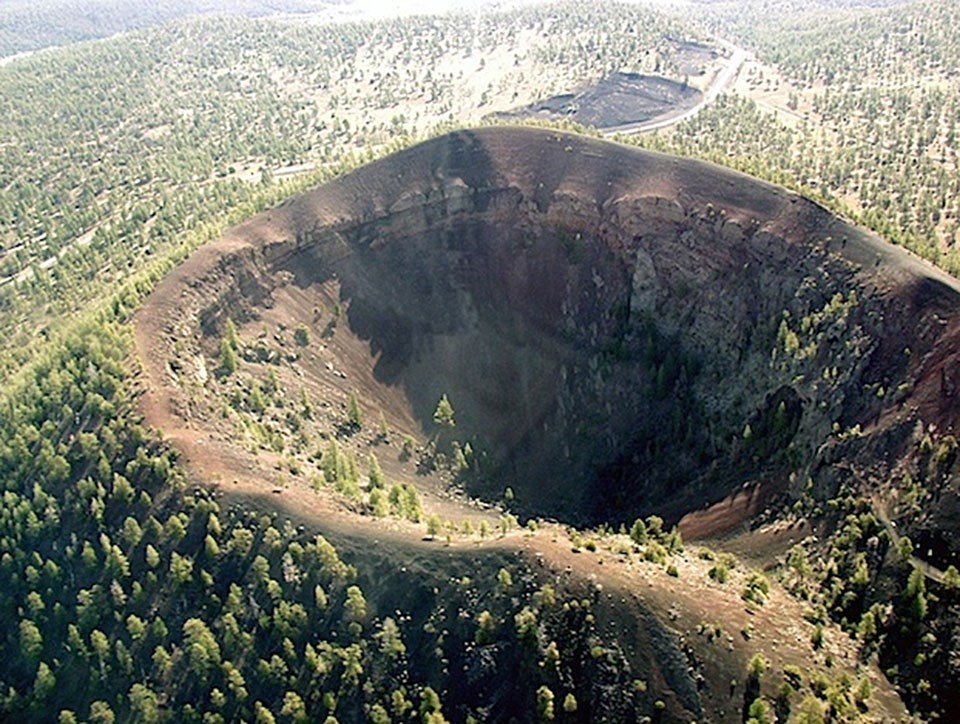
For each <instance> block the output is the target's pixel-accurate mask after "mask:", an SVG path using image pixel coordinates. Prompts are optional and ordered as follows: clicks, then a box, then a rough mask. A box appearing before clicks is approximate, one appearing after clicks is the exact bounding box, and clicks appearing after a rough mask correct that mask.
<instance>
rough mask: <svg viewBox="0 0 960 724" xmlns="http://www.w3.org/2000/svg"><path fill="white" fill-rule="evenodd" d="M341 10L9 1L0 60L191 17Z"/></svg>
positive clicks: (187, 0) (317, 5) (131, 0)
mask: <svg viewBox="0 0 960 724" xmlns="http://www.w3.org/2000/svg"><path fill="white" fill-rule="evenodd" d="M342 4H344V3H343V2H338V0H169V2H163V3H155V2H149V0H92V1H89V2H85V1H82V0H47V1H43V0H41V2H27V1H26V0H12V1H11V2H5V3H4V4H3V9H2V12H0V57H6V56H10V55H14V54H17V53H23V52H27V51H31V50H39V49H41V48H47V47H50V46H55V45H67V44H69V43H75V42H78V41H81V40H92V39H95V38H105V37H108V36H110V35H114V34H116V33H122V32H125V31H128V30H136V29H138V28H146V27H150V26H151V25H158V24H160V23H165V22H169V21H171V20H176V19H178V18H185V17H189V16H191V15H203V14H206V13H226V14H230V15H244V16H248V17H256V16H261V15H272V14H276V13H312V12H319V11H322V10H324V9H326V8H330V7H335V6H337V5H342Z"/></svg>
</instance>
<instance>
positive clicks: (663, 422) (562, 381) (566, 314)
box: [165, 128, 958, 522]
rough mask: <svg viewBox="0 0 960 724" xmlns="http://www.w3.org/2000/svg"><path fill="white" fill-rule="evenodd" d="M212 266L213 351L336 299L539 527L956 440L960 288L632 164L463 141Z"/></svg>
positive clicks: (740, 198)
mask: <svg viewBox="0 0 960 724" xmlns="http://www.w3.org/2000/svg"><path fill="white" fill-rule="evenodd" d="M204 254H205V256H201V260H200V261H199V262H194V263H193V265H192V266H191V267H190V269H189V270H186V271H181V272H178V273H175V274H174V275H173V276H172V277H171V279H172V280H173V281H171V280H167V282H165V284H177V285H180V287H182V288H183V291H182V292H181V293H180V295H179V296H178V307H179V308H180V311H181V312H185V311H186V310H190V312H191V313H192V314H194V315H195V317H196V319H198V320H199V321H200V326H201V328H202V330H203V331H204V332H205V333H206V334H207V335H213V336H215V335H216V334H218V331H219V329H220V328H221V326H222V324H223V323H224V321H225V319H226V318H227V316H233V317H234V318H235V319H237V318H241V319H244V318H247V319H248V318H255V317H256V315H257V314H258V313H259V311H258V310H261V309H263V308H264V307H266V306H270V305H271V304H273V303H275V301H276V298H277V292H278V290H280V289H283V288H291V289H297V290H298V291H299V292H300V293H305V294H307V295H309V294H311V293H314V292H316V294H317V295H320V294H321V293H322V294H327V295H329V294H331V293H333V294H335V295H336V296H337V298H338V304H339V305H340V306H341V307H342V310H343V317H342V322H341V323H340V324H341V331H338V334H340V333H349V334H351V335H354V336H355V337H356V338H357V339H359V340H362V341H363V342H364V343H365V344H366V345H367V349H368V351H369V357H370V360H371V365H372V371H373V376H372V381H371V383H372V384H373V385H375V386H380V387H382V388H384V389H390V390H394V391H397V392H398V393H400V394H401V395H402V399H403V400H404V404H406V405H407V406H408V409H409V413H410V414H411V415H412V417H413V418H414V419H416V420H418V421H419V422H420V424H421V425H422V428H423V430H424V431H425V432H427V433H430V432H431V431H432V430H433V426H432V420H431V418H432V414H433V410H434V407H435V405H436V402H437V400H438V399H439V398H440V396H441V395H443V394H446V395H447V396H448V397H449V398H450V400H451V401H452V403H453V405H454V408H455V410H456V418H457V427H456V430H455V433H454V437H456V438H457V439H458V440H459V441H461V442H466V441H470V442H471V445H472V447H473V449H474V450H475V451H476V452H477V453H478V454H477V460H478V462H477V465H476V466H475V471H474V473H473V474H472V475H471V476H469V485H470V486H472V488H473V492H476V493H479V494H481V495H497V494H499V492H501V491H502V490H503V489H504V488H505V487H506V486H511V487H512V488H513V489H514V490H515V491H516V492H517V500H518V502H519V504H520V507H521V508H522V509H524V510H525V511H526V512H530V513H540V514H546V515H552V516H556V517H561V518H565V519H571V520H577V521H589V522H597V521H601V520H612V521H614V522H619V521H623V520H630V519H632V518H633V517H635V516H636V515H637V514H640V513H643V514H646V513H650V512H658V513H660V514H666V515H667V516H668V517H673V518H679V517H680V516H681V515H682V514H684V513H686V512H689V511H691V510H695V509H697V508H699V507H701V506H703V505H705V504H709V503H713V502H716V501H717V500H720V499H722V498H724V497H725V496H726V495H727V494H728V493H730V492H731V491H733V490H736V489H738V488H740V487H741V486H742V485H743V484H744V483H748V482H754V483H761V485H762V486H765V487H766V488H767V489H768V490H771V491H776V490H778V489H782V488H783V487H784V486H786V485H787V481H788V477H789V474H790V473H793V479H794V480H798V479H801V478H806V477H807V475H811V474H813V475H815V474H816V473H817V471H818V470H820V468H822V467H823V465H825V464H828V463H827V462H825V459H824V458H823V455H824V449H825V446H826V448H830V444H832V443H831V441H835V440H836V438H837V434H838V433H841V434H842V433H844V432H845V431H848V430H850V429H851V428H854V427H855V426H856V425H859V426H860V431H861V432H864V431H868V430H870V431H873V432H871V434H879V432H880V430H881V429H882V431H883V432H884V434H885V436H886V437H884V441H885V442H884V447H883V450H884V452H883V453H882V455H884V456H888V455H893V456H894V457H895V456H896V450H898V449H902V446H903V445H905V444H906V442H905V441H906V440H907V437H908V431H909V430H911V429H912V427H913V426H915V424H916V422H917V421H918V420H921V419H924V416H926V415H932V414H934V413H933V412H932V410H933V408H934V407H936V409H937V412H936V415H937V418H938V422H939V423H940V424H941V425H950V424H952V420H953V417H954V416H953V414H952V413H951V412H949V411H948V412H945V411H944V410H943V409H942V405H941V404H940V402H939V399H938V396H937V395H936V394H930V389H929V386H930V384H933V383H932V382H930V380H931V379H933V377H934V375H933V373H932V372H930V373H926V372H924V370H925V369H926V367H929V366H930V365H932V364H934V362H933V361H932V359H933V358H932V357H931V354H932V353H931V351H932V350H934V348H935V345H936V344H937V342H938V340H939V339H940V338H941V337H942V336H943V334H944V330H946V329H948V328H949V327H950V325H952V324H954V323H955V321H956V318H957V309H958V296H957V291H956V289H955V287H954V283H953V282H952V281H951V280H949V279H947V278H945V277H944V276H943V275H941V274H939V273H938V272H936V271H935V270H933V269H932V268H930V267H927V266H926V265H924V264H922V263H920V262H918V261H916V260H914V259H912V258H910V257H908V256H907V255H906V254H905V253H903V252H901V251H899V250H896V249H893V248H891V247H888V246H887V245H885V244H883V243H882V242H880V241H878V240H876V239H874V238H872V237H870V236H868V235H866V234H864V233H863V232H862V231H860V230H858V229H856V228H853V227H851V226H850V225H848V224H846V223H844V222H843V221H842V220H840V219H837V218H836V217H834V216H832V215H831V214H829V213H828V212H827V211H825V210H824V209H822V208H820V207H818V206H816V205H815V204H813V203H811V202H809V201H806V200H804V199H802V198H799V197H796V196H793V195H791V194H789V193H787V192H785V191H783V190H781V189H777V188H774V187H772V186H769V185H766V184H763V183H761V182H758V181H756V180H753V179H750V178H747V177H745V176H742V175H739V174H735V173H732V172H729V171H725V170H721V169H719V168H717V167H714V166H710V165H707V164H703V163H698V162H693V161H689V160H680V159H674V158H669V157H665V156H661V155H657V154H653V153H648V152H643V151H640V150H636V149H629V148H625V147H622V146H619V145H616V144H611V143H606V142H601V141H596V140H591V139H585V138H581V137H576V136H570V135H566V134H560V133H556V132H551V131H544V130H533V129H502V128H500V129H484V130H476V131H464V132H459V133H454V134H451V135H448V136H444V137H442V138H438V139H435V140H433V141H430V142H427V143H425V144H421V145H419V146H416V147H414V148H412V149H409V150H407V151H405V152H402V153H400V154H397V155H395V156H392V157H390V158H389V159H386V160H384V161H381V162H377V163H374V164H372V165H370V166H367V167H364V168H363V169H361V170H359V171H357V172H355V173H353V174H351V175H349V176H346V177H344V178H342V179H340V180H338V181H336V182H334V183H332V184H328V185H327V186H324V187H322V188H320V189H317V190H315V191H312V192H309V193H307V194H305V195H303V196H302V197H299V198H297V199H293V200H291V201H289V202H287V203H286V204H284V205H283V206H281V207H278V208H277V209H274V210H271V211H269V212H266V213H264V214H262V215H260V216H259V217H256V218H254V219H253V220H251V221H250V222H248V223H247V224H244V225H242V226H240V227H238V228H236V229H234V230H232V231H231V232H230V233H229V234H228V235H227V236H226V237H225V238H224V240H222V241H221V242H219V243H218V245H214V246H213V247H210V248H209V249H207V250H205V252H204ZM178 274H179V275H180V278H179V279H178ZM311 290H312V291H311ZM180 316H181V318H183V319H188V318H190V314H189V313H186V314H183V313H182V314H181V315H180ZM210 344H212V343H211V342H209V341H208V342H207V345H208V346H209V345H210ZM950 359H954V358H953V357H951V358H950ZM950 364H953V363H951V362H944V361H941V363H939V367H938V369H942V370H946V371H943V373H942V375H941V376H940V377H939V378H937V379H940V380H941V382H940V383H938V384H941V386H944V385H945V386H946V387H949V386H950V384H951V380H952V376H951V373H950V369H952V368H951V367H950ZM925 365H926V367H925ZM918 380H926V382H923V384H922V385H921V386H920V387H917V386H916V383H917V381H918ZM357 392H358V394H359V396H361V397H363V396H364V395H365V394H368V393H369V394H371V395H372V394H374V392H373V391H367V390H364V389H358V390H357ZM921 393H922V394H921ZM377 394H381V393H377ZM945 394H946V393H945ZM818 456H819V457H818ZM894 462H895V461H894ZM884 464H886V465H888V466H889V465H891V464H893V463H892V462H890V461H888V462H886V463H884ZM818 479H820V478H818ZM822 480H823V481H824V482H823V483H822V484H823V485H825V486H828V487H829V486H830V485H834V484H835V482H831V481H833V480H834V478H832V477H831V476H829V475H825V476H822Z"/></svg>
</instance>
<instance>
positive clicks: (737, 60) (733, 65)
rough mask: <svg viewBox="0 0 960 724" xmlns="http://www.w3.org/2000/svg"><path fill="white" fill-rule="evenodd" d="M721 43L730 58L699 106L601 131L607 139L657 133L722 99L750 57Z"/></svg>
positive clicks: (732, 46)
mask: <svg viewBox="0 0 960 724" xmlns="http://www.w3.org/2000/svg"><path fill="white" fill-rule="evenodd" d="M719 42H720V43H721V44H722V45H724V46H726V47H727V48H728V49H729V50H730V57H729V58H728V59H727V62H726V64H725V65H724V66H723V69H722V70H721V71H720V72H719V73H717V77H716V78H714V79H713V83H711V84H710V87H709V88H708V89H707V92H706V93H704V94H703V98H702V99H701V101H700V102H699V103H698V104H697V105H695V106H694V107H693V108H687V109H686V110H676V111H669V112H667V113H665V114H662V115H659V116H657V117H656V118H651V119H650V120H647V121H641V122H639V123H626V124H624V125H622V126H614V127H612V128H604V129H603V130H602V131H601V132H602V133H603V135H604V136H607V137H610V136H616V135H618V134H622V135H634V134H637V133H647V132H648V131H656V130H658V129H660V128H668V127H670V126H674V125H676V124H678V123H682V122H683V121H686V120H688V119H690V118H693V117H694V116H695V115H697V114H698V113H699V112H700V111H702V110H703V109H704V108H706V107H707V106H708V105H710V104H711V103H713V102H714V101H715V100H717V98H719V97H720V94H721V93H723V92H724V91H725V90H726V89H727V88H728V87H729V85H730V84H731V83H732V82H733V80H734V79H735V78H736V77H737V73H739V72H740V67H741V66H742V65H743V63H744V61H745V60H746V59H747V56H748V53H747V51H746V50H744V49H743V48H741V47H739V46H737V45H733V44H732V43H729V42H727V41H725V40H719Z"/></svg>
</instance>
